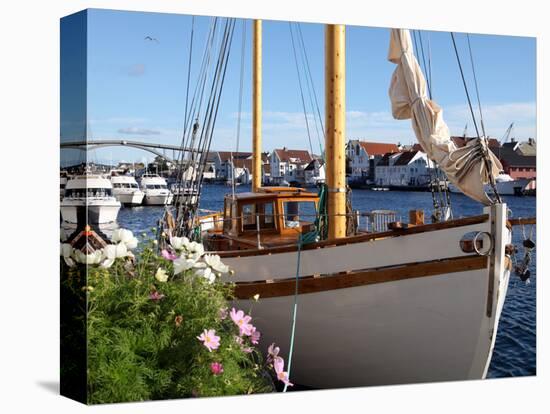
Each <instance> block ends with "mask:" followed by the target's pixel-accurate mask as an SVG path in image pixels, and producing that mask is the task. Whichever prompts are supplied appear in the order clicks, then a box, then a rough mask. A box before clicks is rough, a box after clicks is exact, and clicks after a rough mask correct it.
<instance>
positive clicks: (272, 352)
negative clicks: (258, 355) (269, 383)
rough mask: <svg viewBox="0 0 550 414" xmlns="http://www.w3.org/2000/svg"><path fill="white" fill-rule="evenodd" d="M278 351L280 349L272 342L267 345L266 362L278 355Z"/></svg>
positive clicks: (271, 360)
mask: <svg viewBox="0 0 550 414" xmlns="http://www.w3.org/2000/svg"><path fill="white" fill-rule="evenodd" d="M279 351H280V349H279V347H278V346H275V344H274V343H273V344H271V345H269V347H268V348H267V363H268V364H269V363H271V362H273V359H274V358H277V357H278V355H279Z"/></svg>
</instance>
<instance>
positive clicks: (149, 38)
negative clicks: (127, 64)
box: [143, 36, 159, 43]
mask: <svg viewBox="0 0 550 414" xmlns="http://www.w3.org/2000/svg"><path fill="white" fill-rule="evenodd" d="M143 40H149V41H151V42H157V43H158V42H159V41H158V39H156V38H154V37H151V36H145V38H144V39H143Z"/></svg>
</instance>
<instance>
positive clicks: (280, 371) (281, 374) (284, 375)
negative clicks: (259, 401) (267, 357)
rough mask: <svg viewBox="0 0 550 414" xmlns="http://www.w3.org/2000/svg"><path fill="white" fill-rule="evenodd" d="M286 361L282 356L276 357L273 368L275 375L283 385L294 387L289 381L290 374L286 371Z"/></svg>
mask: <svg viewBox="0 0 550 414" xmlns="http://www.w3.org/2000/svg"><path fill="white" fill-rule="evenodd" d="M284 366H285V361H284V359H283V358H281V357H280V356H278V357H275V360H274V361H273V367H274V368H275V374H277V379H278V380H279V381H281V382H282V383H283V384H285V385H287V386H290V387H292V385H293V384H292V383H291V382H290V381H289V379H288V372H286V371H284Z"/></svg>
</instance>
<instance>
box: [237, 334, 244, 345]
mask: <svg viewBox="0 0 550 414" xmlns="http://www.w3.org/2000/svg"><path fill="white" fill-rule="evenodd" d="M235 342H237V344H239V345H242V344H243V338H241V337H240V336H237V335H235Z"/></svg>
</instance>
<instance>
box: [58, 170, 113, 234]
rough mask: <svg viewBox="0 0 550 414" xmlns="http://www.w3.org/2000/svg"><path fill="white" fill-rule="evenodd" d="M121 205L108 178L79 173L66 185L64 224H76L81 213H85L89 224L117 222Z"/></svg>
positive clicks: (62, 201) (63, 211)
mask: <svg viewBox="0 0 550 414" xmlns="http://www.w3.org/2000/svg"><path fill="white" fill-rule="evenodd" d="M120 206H121V204H120V202H119V201H118V200H117V199H116V197H115V196H114V195H113V186H112V184H111V181H110V180H109V179H108V178H105V177H103V176H101V175H96V174H85V175H78V176H75V177H74V178H71V179H70V180H69V181H68V182H67V185H66V187H65V193H64V195H63V200H61V219H62V221H63V224H69V225H76V224H77V223H78V217H79V215H81V214H85V217H86V221H87V224H92V225H105V224H116V219H117V216H118V211H119V210H120ZM83 212H84V213H83Z"/></svg>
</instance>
